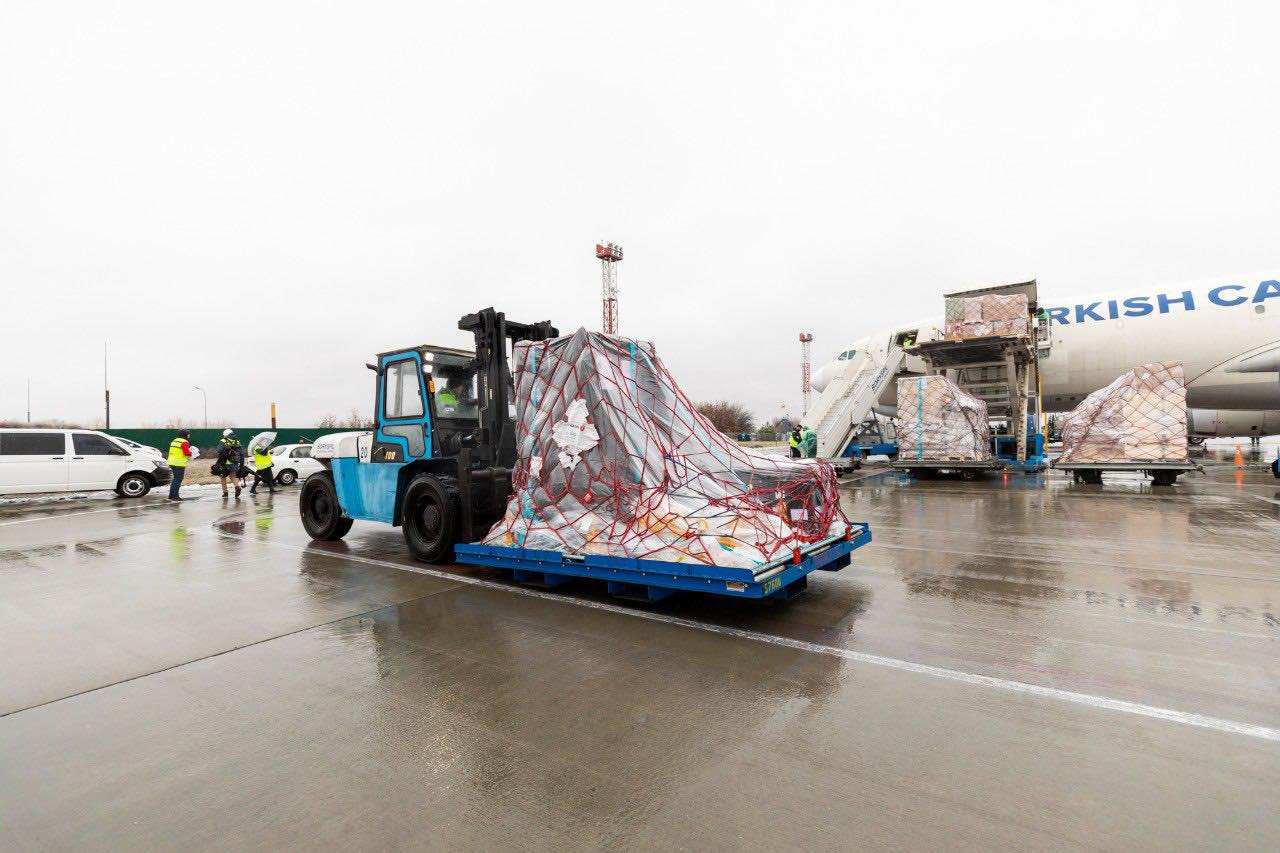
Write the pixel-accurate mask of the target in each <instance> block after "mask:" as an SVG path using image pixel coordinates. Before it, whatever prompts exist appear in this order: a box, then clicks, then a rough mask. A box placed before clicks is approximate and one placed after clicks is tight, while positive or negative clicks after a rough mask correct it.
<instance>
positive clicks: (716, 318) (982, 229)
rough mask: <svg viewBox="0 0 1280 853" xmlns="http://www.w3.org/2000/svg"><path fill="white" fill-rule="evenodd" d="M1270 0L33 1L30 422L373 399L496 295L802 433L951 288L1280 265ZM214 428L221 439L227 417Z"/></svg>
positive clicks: (517, 310) (2, 225)
mask: <svg viewBox="0 0 1280 853" xmlns="http://www.w3.org/2000/svg"><path fill="white" fill-rule="evenodd" d="M1278 32H1280V11H1277V6H1276V4H1266V3H1260V4H1256V5H1252V4H1244V3H1237V4H1206V3H1202V2H1200V3H1176V4H1175V3H1169V2H1158V3H1156V2H1153V3H1119V2H1107V3H1098V4H1080V3H1070V4H1068V3H1052V4H1038V3H1028V2H1017V3H1009V4H984V3H937V4H923V3H921V4H890V3H847V2H845V3H831V4H811V3H800V2H781V3H777V4H757V3H743V2H738V3H732V4H730V3H723V4H716V5H711V4H706V5H699V4H695V3H688V2H680V3H671V4H665V3H656V2H645V3H636V4H630V10H629V11H621V10H619V9H618V8H617V4H602V3H598V2H597V3H582V4H556V3H550V4H549V3H527V2H521V3H510V4H497V3H494V4H482V3H461V4H444V3H441V4H426V3H319V2H297V3H285V2H271V3H261V2H254V3H218V4H190V3H172V2H156V3H141V2H137V3H106V2H101V0H95V2H82V3H72V2H18V0H0V294H2V295H0V300H2V302H0V304H2V306H3V307H2V308H0V418H6V417H8V418H21V417H25V413H26V382H27V379H28V377H30V379H31V385H32V409H33V416H34V417H36V418H50V417H59V418H66V419H76V420H90V419H93V418H96V417H99V416H100V414H101V400H102V345H103V341H104V340H106V341H108V342H109V346H110V352H111V388H112V397H113V404H114V405H113V418H112V420H113V423H114V425H117V426H124V425H140V424H145V423H154V424H159V423H163V422H165V421H167V420H171V419H172V418H174V417H185V418H188V419H195V418H198V417H199V416H200V411H201V395H200V392H198V391H196V390H194V387H193V386H195V385H203V386H205V387H207V388H208V389H209V413H210V415H211V417H212V418H214V419H217V420H219V422H221V420H222V419H230V420H232V421H234V422H235V423H238V424H241V425H256V424H261V423H264V422H265V421H266V419H267V413H268V409H267V407H268V404H269V403H270V402H271V401H272V400H274V401H276V402H277V403H279V405H280V409H281V423H282V425H308V424H311V423H314V421H315V420H316V419H317V418H319V417H320V416H321V415H323V414H325V413H327V412H334V413H345V412H347V411H348V410H350V409H351V408H352V407H353V406H355V407H360V408H362V409H367V408H369V405H370V399H371V396H372V386H371V379H372V376H371V374H370V373H369V372H368V371H367V370H365V369H364V367H363V364H364V362H365V361H367V360H369V357H370V355H371V354H372V353H374V352H377V351H382V350H387V349H391V348H394V347H397V346H401V345H409V344H415V343H428V342H429V343H440V344H452V345H462V344H465V343H467V342H466V339H465V338H464V337H462V335H461V333H460V332H458V331H457V330H456V322H457V318H458V317H459V316H460V315H461V314H463V313H466V312H468V311H472V310H475V309H477V308H480V307H484V306H488V305H494V306H496V307H498V308H499V309H501V310H505V311H506V312H507V313H508V316H510V317H512V318H514V319H519V320H539V319H547V318H549V319H552V320H554V321H556V322H557V324H558V325H559V327H560V329H561V330H564V331H568V330H572V329H575V328H577V327H578V326H580V325H586V326H588V327H589V328H598V327H599V323H600V304H599V288H600V273H599V266H598V263H597V262H596V261H595V259H594V257H593V253H592V247H593V244H594V241H595V240H596V239H597V238H606V239H611V240H614V241H617V242H621V243H622V244H623V245H624V246H625V247H626V259H625V260H624V261H623V263H622V265H621V267H620V270H619V272H620V275H619V279H620V283H621V288H622V299H621V326H622V331H623V333H624V334H627V335H632V336H636V337H641V338H645V339H649V340H652V341H654V342H655V344H656V345H657V347H658V352H659V353H660V354H661V355H662V356H663V358H664V359H665V361H666V363H667V365H668V366H669V367H670V368H671V369H672V371H673V372H674V373H675V375H676V378H677V380H678V381H679V382H680V383H682V385H683V386H684V388H685V390H686V391H687V392H688V393H689V394H690V395H691V396H692V397H694V398H695V399H710V398H728V399H732V400H740V401H742V402H745V403H746V404H748V405H749V406H750V407H751V408H752V409H753V410H754V411H755V412H756V413H757V414H758V415H760V416H762V417H763V416H772V415H775V414H777V413H778V412H779V411H780V407H781V406H782V405H783V404H788V405H789V406H790V407H792V408H793V409H794V408H796V407H797V405H798V400H799V396H800V394H799V384H800V379H799V377H800V368H799V343H798V341H797V335H798V333H799V332H800V331H801V330H802V329H803V330H808V331H810V332H812V333H813V335H814V344H813V349H814V361H815V365H820V364H822V363H823V362H824V361H826V360H828V359H829V358H830V357H831V356H832V355H834V354H835V353H836V352H838V351H839V350H840V349H842V348H843V345H844V344H845V343H847V342H849V341H851V340H854V339H856V338H858V337H860V336H862V335H864V334H867V333H868V332H871V331H876V330H879V329H881V328H883V327H885V326H886V325H889V324H890V323H893V322H897V321H901V320H909V319H912V318H914V317H919V316H928V315H932V314H936V313H940V312H941V299H940V294H941V293H942V292H944V291H947V290H953V289H958V288H960V287H964V286H981V285H986V284H992V283H1000V282H1003V281H1008V280H1015V279H1021V278H1025V277H1032V276H1034V277H1038V278H1039V280H1040V292H1041V294H1042V295H1056V296H1061V297H1070V296H1076V295H1085V294H1088V293H1091V292H1096V291H1104V290H1110V289H1115V288H1119V287H1125V286H1129V285H1140V284H1146V283H1159V282H1171V281H1179V280H1185V279H1195V278H1204V277H1210V276H1215V275H1221V274H1230V273H1233V272H1241V271H1247V270H1254V269H1262V268H1268V267H1274V266H1275V265H1276V262H1277V261H1278V260H1280V239H1278V237H1277V234H1280V229H1278V227H1277V226H1278V225H1280V216H1278V214H1280V156H1277V146H1278V145H1280V71H1278V70H1277V60H1276V56H1277V49H1276V37H1277V33H1278ZM211 425H212V424H211Z"/></svg>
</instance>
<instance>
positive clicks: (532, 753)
mask: <svg viewBox="0 0 1280 853" xmlns="http://www.w3.org/2000/svg"><path fill="white" fill-rule="evenodd" d="M1236 473H1237V472H1236V471H1235V470H1232V469H1213V468H1211V469H1210V470H1209V472H1208V473H1207V474H1206V475H1204V476H1196V477H1193V478H1190V479H1188V480H1187V481H1186V482H1185V483H1183V482H1180V483H1179V485H1178V486H1176V487H1174V488H1172V489H1155V490H1153V489H1152V488H1151V487H1150V486H1147V485H1146V484H1145V483H1144V482H1140V481H1138V480H1133V481H1132V482H1127V481H1124V480H1117V481H1114V482H1112V481H1108V482H1107V483H1106V484H1104V485H1103V486H1100V487H1098V486H1079V485H1075V484H1071V483H1069V482H1067V481H1066V480H1065V478H1056V477H1052V476H1051V477H1043V476H1042V477H1016V476H1015V477H1009V478H994V479H992V480H991V481H988V482H983V483H972V484H970V483H963V482H960V481H949V480H938V481H932V482H927V483H924V482H916V481H910V480H903V479H901V478H899V477H897V476H896V475H893V474H887V473H886V474H875V473H873V472H868V474H867V476H862V477H859V478H858V479H856V480H852V481H850V482H848V483H847V484H846V485H845V486H844V487H843V495H844V501H845V504H846V508H847V510H848V512H849V514H850V516H851V517H853V518H857V519H859V520H866V521H870V522H871V524H872V527H873V531H874V536H875V540H874V542H873V543H872V544H871V545H870V546H868V547H867V548H865V549H863V550H862V551H860V552H858V554H857V557H856V559H855V564H854V566H853V567H851V568H850V569H846V570H844V571H842V572H840V573H837V574H830V575H827V574H819V575H817V576H815V577H814V578H813V579H812V581H811V585H810V591H809V592H808V593H807V594H806V595H804V596H803V597H801V598H800V599H797V600H796V601H794V602H791V603H789V604H777V603H750V602H742V601H734V600H720V599H717V598H715V597H710V596H694V595H685V596H678V597H676V598H674V599H671V600H669V601H668V602H664V603H663V604H661V605H656V606H640V605H632V604H625V605H621V606H617V605H615V604H614V603H613V602H612V600H611V599H609V598H608V597H607V596H606V595H605V593H604V590H603V589H602V588H601V587H599V586H597V585H595V584H592V583H590V582H587V581H582V582H576V583H574V584H571V585H570V586H569V587H568V588H567V589H566V591H565V592H563V593H559V592H558V593H556V594H551V595H546V596H534V595H527V594H516V592H515V590H516V589H517V588H515V587H513V586H512V585H511V584H510V581H509V580H508V579H507V578H506V577H505V576H504V575H503V573H500V572H492V571H488V570H481V569H469V568H464V567H456V566H455V567H444V568H445V572H446V573H445V574H444V575H439V574H424V573H422V567H421V566H420V565H419V564H415V563H413V562H412V561H411V560H410V559H409V558H408V557H407V556H406V554H405V549H404V546H403V542H402V540H401V537H400V534H399V532H398V531H397V530H394V529H391V528H385V527H380V526H376V525H369V524H363V523H359V524H357V525H356V526H355V527H354V528H353V529H352V531H351V534H350V535H349V536H348V537H347V539H346V540H344V541H342V542H336V543H311V542H309V540H308V539H307V538H306V536H305V534H304V533H303V531H302V530H301V526H300V524H299V523H298V520H297V516H296V512H297V510H296V490H295V491H293V492H282V493H280V494H277V495H275V496H262V495H259V496H256V499H254V500H241V501H235V500H229V501H227V502H223V501H221V499H200V500H195V501H191V502H189V503H186V504H183V505H182V506H181V507H176V506H152V507H151V508H148V507H146V506H145V505H134V506H121V507H117V508H115V509H108V511H105V512H104V511H102V510H103V507H102V506H101V505H99V504H83V505H80V506H79V507H77V506H76V505H69V506H66V507H58V508H56V509H44V510H35V509H25V510H12V509H4V508H0V524H5V525H7V526H4V527H0V615H3V617H4V618H3V619H2V620H0V661H2V662H3V663H0V666H3V672H2V673H0V674H2V676H3V677H2V678H0V755H3V756H5V758H6V759H7V760H6V761H4V762H2V763H0V825H3V826H7V827H12V828H13V830H14V831H15V833H16V835H15V837H16V838H17V839H18V846H20V847H22V846H63V847H70V846H109V847H113V848H121V847H154V846H174V845H173V842H174V840H175V839H180V840H181V841H182V846H184V847H195V848H213V847H217V848H220V849H226V848H228V847H240V846H253V847H280V846H284V845H286V844H287V845H289V846H295V845H297V844H299V842H302V843H306V844H309V845H321V846H339V845H341V846H346V847H351V846H356V847H389V846H414V847H417V846H442V847H443V846H448V847H450V848H457V847H464V846H469V847H486V848H490V847H495V846H498V845H499V844H502V845H504V846H511V845H512V844H513V843H514V844H517V845H519V846H522V847H527V848H531V849H542V848H548V849H550V848H554V849H557V850H560V849H566V848H567V849H582V848H591V849H598V848H601V847H661V848H664V849H668V848H672V847H699V848H700V847H721V848H722V847H739V846H745V845H747V844H751V846H763V847H788V848H796V849H811V848H844V847H849V846H876V847H880V846H897V847H913V848H922V847H923V848H942V847H946V848H954V847H973V848H980V849H992V848H997V847H998V848H1010V847H1019V848H1026V847H1060V846H1085V845H1087V846H1101V847H1106V848H1110V849H1120V848H1126V849H1127V848H1132V847H1141V848H1154V847H1167V846H1173V845H1176V846H1178V847H1184V848H1185V847H1192V846H1194V847H1214V848H1217V847H1224V846H1225V847H1261V848H1266V847H1273V846H1274V844H1273V843H1271V842H1274V841H1275V840H1276V837H1277V836H1276V832H1277V828H1276V826H1275V821H1274V819H1273V817H1272V810H1271V808H1270V799H1271V793H1270V792H1272V791H1274V790H1275V788H1276V783H1277V782H1280V744H1277V743H1274V742H1270V741H1268V740H1266V739H1261V738H1258V737H1251V736H1246V735H1241V734H1232V733H1230V732H1229V730H1225V729H1224V730H1222V731H1212V730H1206V729H1204V728H1195V727H1193V726H1188V725H1181V724H1179V723H1177V722H1176V721H1173V722H1170V721H1167V720H1162V719H1149V718H1143V717H1139V716H1133V715H1128V714H1125V713H1122V712H1119V711H1116V710H1105V709H1104V708H1103V707H1096V708H1095V707H1090V706H1089V705H1088V703H1087V702H1083V701H1082V702H1075V703H1069V702H1058V701H1053V700H1052V699H1048V698H1044V696H1042V695H1020V694H1018V693H1017V692H1016V691H1013V690H1007V689H1006V690H1000V689H992V688H990V687H987V686H983V685H982V684H981V683H980V682H979V683H955V681H954V680H951V681H949V680H946V679H939V678H934V677H930V676H929V675H928V674H927V672H926V673H921V672H912V671H904V670H902V669H893V668H886V667H884V666H876V665H872V664H871V663H868V661H869V660H870V658H871V656H881V657H882V658H883V659H884V660H891V661H900V662H905V663H908V664H920V665H924V666H926V667H940V668H946V669H947V670H948V671H954V672H959V673H968V674H973V675H975V676H981V677H990V678H992V679H999V680H1003V681H1004V682H1005V683H1008V684H1013V685H1016V684H1027V685H1038V686H1043V687H1045V688H1054V689H1059V690H1064V691H1073V692H1078V693H1079V694H1080V695H1084V696H1086V697H1088V696H1096V697H1100V698H1103V699H1107V700H1116V701H1121V702H1132V703H1141V704H1143V705H1144V706H1151V707H1156V708H1168V709H1173V710H1174V711H1176V712H1179V713H1185V714H1198V715H1207V716H1208V717H1212V718H1214V719H1221V720H1225V721H1238V722H1239V723H1240V724H1251V725H1254V726H1259V727H1268V726H1270V727H1272V728H1273V729H1274V728H1278V727H1280V714H1278V712H1277V709H1278V708H1280V691H1278V690H1277V684H1276V678H1275V675H1274V672H1275V668H1274V663H1273V661H1274V659H1275V649H1276V647H1277V643H1276V641H1277V639H1278V638H1280V624H1278V623H1277V606H1276V603H1275V602H1276V590H1277V581H1278V580H1280V565H1277V561H1276V560H1275V559H1274V554H1275V552H1276V544H1277V542H1278V541H1280V513H1277V509H1280V506H1277V505H1275V504H1272V503H1270V502H1269V500H1270V499H1272V498H1274V497H1275V495H1276V488H1275V486H1274V485H1272V483H1271V482H1268V480H1267V479H1266V477H1269V475H1265V476H1264V474H1265V472H1259V471H1253V470H1246V471H1244V472H1243V473H1241V475H1240V477H1239V481H1238V482H1237V477H1236ZM78 512H79V513H80V514H77V513H78ZM9 522H13V523H12V524H9ZM473 580H481V581H484V583H482V584H476V583H472V582H469V581H473ZM606 603H607V606H608V609H603V608H602V607H599V606H596V605H605V604H606ZM628 613H639V614H643V615H645V616H646V617H647V618H634V616H629V615H627V614H628ZM769 637H773V638H778V639H780V640H786V641H787V642H788V643H791V644H790V645H787V644H785V643H769V642H762V641H761V638H769ZM806 644H807V645H806ZM823 649H828V650H848V651H850V652H856V653H857V654H858V655H862V656H863V657H862V658H847V657H840V656H838V655H835V654H825V653H821V650H823ZM1206 791H1212V792H1213V793H1214V795H1213V796H1212V797H1206V796H1204V792H1206ZM1063 802H1070V803H1072V808H1070V809H1065V810H1064V809H1063V808H1062V806H1061V804H1062V803H1063ZM264 804H269V806H270V807H269V808H268V807H264ZM1082 816H1087V819H1080V818H1081V817H1082ZM1224 828H1225V829H1224Z"/></svg>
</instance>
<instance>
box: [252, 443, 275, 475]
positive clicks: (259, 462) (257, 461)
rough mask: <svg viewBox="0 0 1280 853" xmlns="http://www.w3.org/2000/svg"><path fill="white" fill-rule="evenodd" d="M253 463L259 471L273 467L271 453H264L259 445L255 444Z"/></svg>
mask: <svg viewBox="0 0 1280 853" xmlns="http://www.w3.org/2000/svg"><path fill="white" fill-rule="evenodd" d="M253 465H254V467H255V468H257V469H258V470H259V471H265V470H267V469H268V468H270V467H271V454H270V453H263V452H262V451H261V450H260V449H259V448H258V446H257V445H256V444H255V445H254V446H253Z"/></svg>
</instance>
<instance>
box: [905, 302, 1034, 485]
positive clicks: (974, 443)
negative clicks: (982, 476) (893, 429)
mask: <svg viewBox="0 0 1280 853" xmlns="http://www.w3.org/2000/svg"><path fill="white" fill-rule="evenodd" d="M1024 301H1025V300H1024ZM898 458H899V459H901V460H903V461H905V462H911V461H916V460H939V461H951V462H979V461H988V460H990V459H991V458H992V456H991V425H990V423H988V421H987V404H986V403H984V402H983V401H982V400H979V399H978V398H977V397H975V396H973V395H972V394H970V393H969V392H968V391H965V390H964V389H963V388H961V387H960V386H959V385H957V384H955V383H954V382H952V381H951V380H950V379H947V378H946V377H945V376H916V377H910V378H904V379H899V380H898Z"/></svg>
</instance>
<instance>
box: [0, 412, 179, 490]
mask: <svg viewBox="0 0 1280 853" xmlns="http://www.w3.org/2000/svg"><path fill="white" fill-rule="evenodd" d="M171 479H173V472H172V471H170V470H169V464H168V463H167V462H165V460H164V459H163V458H157V457H156V453H155V450H154V449H152V448H146V449H145V450H134V449H133V448H130V447H128V446H126V445H124V444H122V443H120V442H119V441H117V440H116V439H114V438H112V437H111V436H109V435H106V434H104V433H100V432H94V431H93V430H87V429H8V428H3V429H0V495H23V494H32V493H34V492H84V491H93V490H96V489H114V490H115V492H116V494H118V495H120V496H121V497H126V498H140V497H142V496H143V495H145V494H146V493H147V492H149V491H151V489H152V488H153V487H154V486H164V485H167V484H168V483H169V481H170V480H171Z"/></svg>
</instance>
